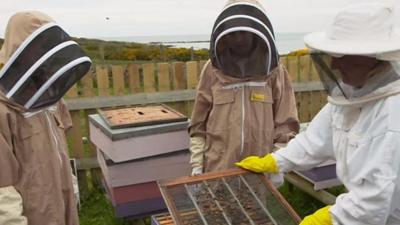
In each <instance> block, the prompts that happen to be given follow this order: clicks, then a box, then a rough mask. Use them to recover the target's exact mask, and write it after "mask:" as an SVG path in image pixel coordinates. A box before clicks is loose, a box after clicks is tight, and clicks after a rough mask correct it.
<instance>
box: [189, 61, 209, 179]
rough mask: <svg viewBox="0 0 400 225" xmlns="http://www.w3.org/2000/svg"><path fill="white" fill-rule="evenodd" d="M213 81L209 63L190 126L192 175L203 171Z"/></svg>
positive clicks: (202, 73)
mask: <svg viewBox="0 0 400 225" xmlns="http://www.w3.org/2000/svg"><path fill="white" fill-rule="evenodd" d="M211 79H212V66H211V62H210V61H208V62H207V63H206V65H205V66H204V68H203V70H202V72H201V75H200V81H199V84H198V87H197V93H196V98H195V102H194V107H193V112H192V118H191V121H190V126H189V134H190V152H191V156H190V164H191V165H192V168H193V170H192V175H197V174H201V173H202V171H203V161H204V150H205V141H206V132H207V131H206V124H207V120H208V115H209V113H210V111H211V107H212V93H211V87H210V86H211Z"/></svg>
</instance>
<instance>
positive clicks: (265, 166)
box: [235, 154, 279, 173]
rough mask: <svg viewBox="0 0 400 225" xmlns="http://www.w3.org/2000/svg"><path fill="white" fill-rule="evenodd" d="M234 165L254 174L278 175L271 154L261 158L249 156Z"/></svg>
mask: <svg viewBox="0 0 400 225" xmlns="http://www.w3.org/2000/svg"><path fill="white" fill-rule="evenodd" d="M235 165H236V166H238V167H242V168H243V169H247V170H251V171H253V172H256V173H279V168H278V164H277V163H276V159H275V158H274V157H273V156H272V155H271V154H268V155H266V156H264V157H262V158H261V157H258V156H249V157H247V158H245V159H243V160H242V161H240V162H237V163H235Z"/></svg>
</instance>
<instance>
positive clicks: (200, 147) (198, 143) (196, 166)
mask: <svg viewBox="0 0 400 225" xmlns="http://www.w3.org/2000/svg"><path fill="white" fill-rule="evenodd" d="M205 144H206V140H205V139H204V138H202V137H191V138H190V147H189V150H190V165H191V166H192V168H193V169H192V174H191V175H192V176H196V175H200V174H202V173H203V161H204V159H203V158H204V146H205Z"/></svg>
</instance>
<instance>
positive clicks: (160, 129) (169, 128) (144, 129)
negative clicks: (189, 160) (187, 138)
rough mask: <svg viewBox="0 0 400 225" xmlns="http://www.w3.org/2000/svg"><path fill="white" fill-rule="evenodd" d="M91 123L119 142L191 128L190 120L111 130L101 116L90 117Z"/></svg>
mask: <svg viewBox="0 0 400 225" xmlns="http://www.w3.org/2000/svg"><path fill="white" fill-rule="evenodd" d="M89 122H90V123H92V124H93V125H94V126H96V127H98V128H99V129H100V130H101V131H102V132H103V133H104V134H105V135H106V136H108V137H109V138H110V139H111V140H113V141H117V140H121V139H127V138H132V137H140V136H147V135H154V134H161V133H168V132H174V131H180V130H185V129H187V128H188V126H189V120H188V119H186V120H185V121H180V122H170V123H163V124H156V125H145V126H139V127H128V128H120V129H111V128H110V127H109V126H108V125H107V123H106V122H105V121H104V120H103V119H102V118H101V117H100V115H99V114H94V115H89Z"/></svg>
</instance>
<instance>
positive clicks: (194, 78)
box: [186, 61, 199, 116]
mask: <svg viewBox="0 0 400 225" xmlns="http://www.w3.org/2000/svg"><path fill="white" fill-rule="evenodd" d="M186 72H187V73H186V74H187V88H188V89H196V87H197V83H198V74H199V69H198V63H197V61H192V62H187V63H186ZM193 103H194V102H193V101H189V102H188V106H187V111H188V116H191V115H192V111H193Z"/></svg>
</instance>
